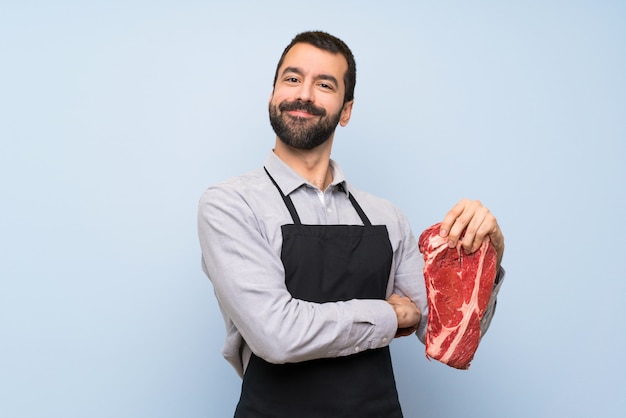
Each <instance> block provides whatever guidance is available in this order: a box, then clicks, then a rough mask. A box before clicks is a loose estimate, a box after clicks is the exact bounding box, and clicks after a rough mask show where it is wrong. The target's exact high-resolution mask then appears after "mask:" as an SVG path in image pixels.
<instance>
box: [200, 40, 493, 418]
mask: <svg viewBox="0 0 626 418" xmlns="http://www.w3.org/2000/svg"><path fill="white" fill-rule="evenodd" d="M251 70H253V69H251ZM403 71H404V70H403V69H395V68H394V69H392V72H390V78H391V79H390V80H384V81H385V83H388V84H389V85H390V86H395V87H399V88H401V83H402V79H403V78H404V77H405V76H404V75H403V74H402V72H403ZM355 83H356V64H355V61H354V57H353V55H352V52H351V51H350V49H349V48H348V47H347V46H346V44H345V43H344V42H342V41H341V40H340V39H338V38H336V37H334V36H332V35H330V34H327V33H324V32H304V33H301V34H299V35H297V36H296V37H295V38H294V39H293V40H292V42H291V43H290V44H289V45H288V46H287V47H286V49H285V50H284V52H283V54H282V56H281V58H280V60H279V62H278V65H277V68H276V74H275V77H274V86H273V90H272V93H271V96H270V100H269V116H270V123H271V125H272V128H273V129H274V131H275V133H276V142H275V145H274V148H273V149H272V150H271V151H270V152H269V154H268V156H267V157H266V159H265V162H264V164H263V166H262V167H260V168H259V169H257V170H255V171H252V172H250V173H246V174H243V175H241V176H238V177H235V178H232V179H229V180H227V181H224V182H222V183H219V184H217V185H214V186H212V187H210V188H209V189H208V190H207V191H206V192H205V193H204V194H203V196H202V198H201V200H200V205H199V211H198V231H199V238H200V245H201V249H202V266H203V269H204V271H205V273H206V274H207V276H208V277H209V279H210V280H211V282H212V284H213V288H214V291H215V295H216V298H217V301H218V303H219V307H220V310H221V312H222V314H223V316H224V321H225V324H226V341H225V344H224V348H223V354H224V356H225V358H226V360H228V361H229V362H230V363H231V364H232V365H233V367H234V368H235V370H236V372H237V373H239V375H240V376H241V377H242V379H243V381H242V388H241V396H240V400H239V402H238V405H237V407H236V411H235V417H289V418H292V417H361V418H363V417H387V418H392V417H401V416H402V411H401V407H400V403H399V401H398V395H397V391H396V384H395V380H394V375H393V369H392V364H391V358H390V352H389V344H390V343H391V341H392V340H393V339H394V338H396V337H401V336H407V335H411V334H413V333H415V332H416V331H417V336H418V337H419V338H420V339H422V341H423V338H424V333H425V329H426V317H427V315H426V311H427V300H426V291H425V287H424V279H423V272H422V269H423V262H422V258H421V255H420V254H419V252H418V249H417V243H416V240H415V237H414V235H413V233H412V232H411V228H410V226H409V222H408V220H407V218H406V216H405V215H404V214H402V212H401V211H400V210H399V209H397V208H396V207H395V206H394V205H392V204H391V203H389V202H388V201H386V200H384V199H381V198H378V197H376V196H373V195H371V194H369V193H366V192H363V191H361V190H358V189H356V188H355V187H354V186H352V185H351V184H350V183H348V182H347V180H346V178H345V176H344V173H343V171H342V170H341V168H340V166H339V165H338V164H337V163H336V162H335V161H333V160H332V159H331V158H330V154H331V149H332V144H333V140H334V135H335V129H336V127H337V126H342V127H344V126H346V125H347V124H348V122H349V121H350V117H351V114H352V109H353V104H354V87H355ZM239 110H240V111H245V110H244V109H243V108H242V109H239ZM246 110H247V109H246ZM463 231H465V234H464V236H463V239H462V241H461V240H460V237H461V233H462V232H463ZM441 234H442V236H444V237H447V239H448V240H449V245H450V246H452V247H454V246H456V245H457V244H459V245H462V246H463V247H464V249H465V250H466V251H468V252H471V251H475V250H476V249H477V248H478V247H479V246H480V244H481V243H482V242H483V241H484V240H486V239H488V240H491V242H492V243H493V244H494V246H495V247H496V250H497V253H498V260H500V259H501V258H502V254H503V251H504V238H503V236H502V232H501V230H500V228H499V226H498V223H497V221H496V219H495V217H494V216H493V215H492V214H491V213H490V211H489V210H488V209H487V208H485V207H484V206H483V205H482V204H481V203H480V202H478V201H470V200H467V199H463V200H461V201H460V202H459V203H458V204H457V205H455V206H454V208H452V209H451V210H450V212H448V214H447V215H446V216H445V218H444V220H443V222H442V232H441ZM500 282H501V280H500ZM494 292H497V289H495V290H494ZM492 299H493V300H495V298H492ZM488 311H489V312H492V311H493V310H492V309H489V310H488ZM488 322H489V321H485V323H488Z"/></svg>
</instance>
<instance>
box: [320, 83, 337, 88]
mask: <svg viewBox="0 0 626 418" xmlns="http://www.w3.org/2000/svg"><path fill="white" fill-rule="evenodd" d="M318 86H320V87H321V88H323V89H325V90H334V89H335V86H333V85H332V84H328V83H319V84H318Z"/></svg>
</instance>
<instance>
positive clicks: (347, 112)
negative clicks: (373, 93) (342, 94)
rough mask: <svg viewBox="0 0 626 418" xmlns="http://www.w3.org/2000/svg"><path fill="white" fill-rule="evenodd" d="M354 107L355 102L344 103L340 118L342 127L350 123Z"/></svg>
mask: <svg viewBox="0 0 626 418" xmlns="http://www.w3.org/2000/svg"><path fill="white" fill-rule="evenodd" d="M352 105H354V100H350V101H349V102H346V103H344V105H343V108H342V109H341V116H340V117H339V124H340V125H341V126H346V125H347V124H348V122H350V116H352Z"/></svg>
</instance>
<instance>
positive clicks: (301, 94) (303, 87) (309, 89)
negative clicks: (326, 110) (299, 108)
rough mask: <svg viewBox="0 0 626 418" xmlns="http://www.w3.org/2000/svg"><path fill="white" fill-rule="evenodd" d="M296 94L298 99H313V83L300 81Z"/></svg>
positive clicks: (306, 100)
mask: <svg viewBox="0 0 626 418" xmlns="http://www.w3.org/2000/svg"><path fill="white" fill-rule="evenodd" d="M297 95H298V100H301V101H303V102H312V101H313V99H314V92H313V85H312V84H311V83H301V84H300V88H299V89H298V94H297Z"/></svg>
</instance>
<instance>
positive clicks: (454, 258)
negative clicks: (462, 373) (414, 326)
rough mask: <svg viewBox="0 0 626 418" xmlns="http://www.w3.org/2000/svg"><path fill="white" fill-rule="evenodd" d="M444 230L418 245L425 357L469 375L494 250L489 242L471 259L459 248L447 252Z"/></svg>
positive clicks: (430, 232) (489, 287)
mask: <svg viewBox="0 0 626 418" xmlns="http://www.w3.org/2000/svg"><path fill="white" fill-rule="evenodd" d="M440 226H441V224H440V223H438V224H435V225H433V226H431V227H430V228H428V229H426V230H425V231H424V232H422V234H421V235H420V237H419V240H418V246H419V250H420V252H421V253H422V254H423V255H424V280H425V281H426V294H427V296H428V327H427V329H426V357H428V358H429V359H430V358H433V359H435V360H438V361H440V362H442V363H444V364H447V365H448V366H451V367H454V368H457V369H468V368H469V366H470V362H471V361H472V359H473V358H474V354H475V353H476V349H477V348H478V343H479V342H480V337H481V330H480V320H481V319H482V317H483V314H484V313H485V310H486V309H487V306H488V305H489V298H490V297H491V292H492V289H493V285H494V280H495V278H496V273H497V272H496V250H495V248H494V246H493V245H492V244H491V243H490V242H488V240H485V241H483V243H482V245H481V247H480V248H479V249H478V250H477V251H475V252H474V253H472V254H466V253H465V251H464V250H463V248H462V247H460V246H457V247H456V248H449V247H448V238H442V237H440V236H439V228H440Z"/></svg>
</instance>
